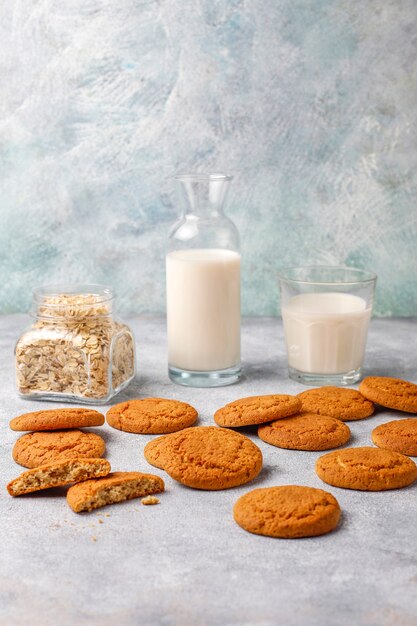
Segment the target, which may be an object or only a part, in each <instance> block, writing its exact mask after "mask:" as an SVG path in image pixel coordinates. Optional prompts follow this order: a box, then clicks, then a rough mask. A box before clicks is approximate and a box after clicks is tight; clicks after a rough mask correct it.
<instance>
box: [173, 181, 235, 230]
mask: <svg viewBox="0 0 417 626" xmlns="http://www.w3.org/2000/svg"><path fill="white" fill-rule="evenodd" d="M230 180H231V178H230V177H229V176H224V175H220V174H204V175H203V174H201V175H200V174H189V175H181V176H177V181H178V187H179V194H180V200H181V205H182V210H183V214H184V215H185V216H186V217H191V216H194V217H198V218H200V219H208V218H216V217H221V216H223V215H224V205H225V202H226V196H227V192H228V190H229V184H230Z"/></svg>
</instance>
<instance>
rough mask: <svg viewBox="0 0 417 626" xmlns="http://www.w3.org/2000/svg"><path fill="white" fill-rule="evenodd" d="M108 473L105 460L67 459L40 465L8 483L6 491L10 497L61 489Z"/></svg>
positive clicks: (107, 463) (108, 468)
mask: <svg viewBox="0 0 417 626" xmlns="http://www.w3.org/2000/svg"><path fill="white" fill-rule="evenodd" d="M109 472H110V463H109V462H108V461H106V460H105V459H69V460H66V461H59V462H56V463H47V464H45V465H40V466H39V467H36V468H35V469H31V470H28V471H27V472H23V474H20V476H18V477H17V478H15V479H14V480H12V481H10V483H9V484H8V485H7V491H8V492H9V493H10V495H11V496H22V495H24V494H25V493H32V492H33V491H41V490H42V489H50V488H51V487H62V486H63V485H69V484H71V483H77V482H80V481H82V480H88V479H90V478H98V477H100V476H106V475H107V474H108V473H109Z"/></svg>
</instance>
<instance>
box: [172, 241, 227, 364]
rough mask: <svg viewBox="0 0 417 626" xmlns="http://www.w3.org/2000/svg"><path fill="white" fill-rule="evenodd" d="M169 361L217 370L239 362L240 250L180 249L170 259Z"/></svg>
mask: <svg viewBox="0 0 417 626" xmlns="http://www.w3.org/2000/svg"><path fill="white" fill-rule="evenodd" d="M166 271H167V320H168V362H169V364H170V365H171V366H174V367H178V368H180V369H184V370H194V371H195V370H197V371H213V370H221V369H226V368H228V367H232V366H233V365H236V364H238V363H239V362H240V255H239V254H238V253H237V252H232V251H231V250H220V249H207V250H178V251H175V252H170V253H169V254H168V255H167V259H166Z"/></svg>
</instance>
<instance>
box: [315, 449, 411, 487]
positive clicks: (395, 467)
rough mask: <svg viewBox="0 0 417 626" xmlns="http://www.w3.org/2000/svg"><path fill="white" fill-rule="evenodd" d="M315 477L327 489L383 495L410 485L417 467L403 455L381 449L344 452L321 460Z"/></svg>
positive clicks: (326, 456) (323, 457)
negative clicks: (318, 478) (326, 484)
mask: <svg viewBox="0 0 417 626" xmlns="http://www.w3.org/2000/svg"><path fill="white" fill-rule="evenodd" d="M316 472H317V475H318V476H319V477H320V478H321V479H322V480H323V481H324V482H325V483H328V484H329V485H333V486H334V487H343V488H344V489H358V490H360V491H384V490H386V489H399V488H400V487H406V486H407V485H410V484H411V483H412V482H414V480H415V479H416V478H417V466H416V464H415V463H414V462H413V461H412V460H411V459H409V458H408V457H407V456H404V455H403V454H399V453H398V452H394V451H393V450H383V449H381V448H371V447H363V448H344V449H343V450H337V451H335V452H329V453H328V454H325V455H324V456H321V457H320V458H319V459H318V460H317V463H316Z"/></svg>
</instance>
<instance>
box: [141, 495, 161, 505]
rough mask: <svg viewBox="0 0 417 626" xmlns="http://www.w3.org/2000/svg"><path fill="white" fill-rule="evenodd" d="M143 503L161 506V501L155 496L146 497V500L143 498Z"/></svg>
mask: <svg viewBox="0 0 417 626" xmlns="http://www.w3.org/2000/svg"><path fill="white" fill-rule="evenodd" d="M141 502H142V504H159V502H160V500H159V498H156V497H155V496H146V498H142V500H141Z"/></svg>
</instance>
